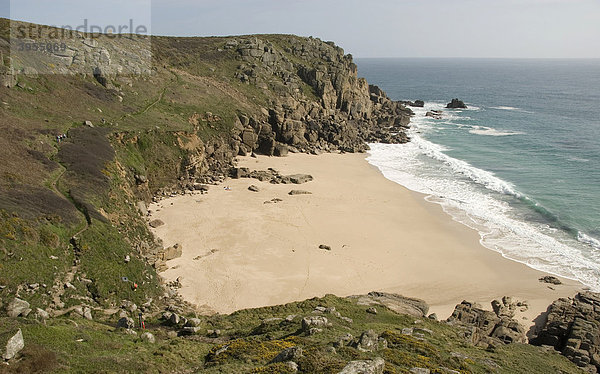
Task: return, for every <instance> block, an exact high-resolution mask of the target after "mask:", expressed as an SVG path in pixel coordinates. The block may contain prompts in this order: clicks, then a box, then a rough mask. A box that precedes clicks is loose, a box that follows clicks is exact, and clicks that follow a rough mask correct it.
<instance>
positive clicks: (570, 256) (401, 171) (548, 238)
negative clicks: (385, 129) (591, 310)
mask: <svg viewBox="0 0 600 374" xmlns="http://www.w3.org/2000/svg"><path fill="white" fill-rule="evenodd" d="M417 138H419V137H418V136H415V137H414V138H413V142H415V140H416V142H415V143H413V142H411V143H408V144H404V145H393V144H391V145H390V144H371V151H370V152H369V153H370V156H369V157H368V159H367V160H368V161H369V163H371V164H372V165H374V166H376V167H377V168H379V169H380V170H381V172H382V173H383V175H384V176H385V177H386V178H387V179H390V180H392V181H394V182H396V183H399V184H401V185H403V186H405V187H406V188H408V189H411V190H413V191H417V192H421V193H424V194H426V195H428V197H427V200H428V201H431V202H435V203H438V204H440V205H441V206H442V208H443V210H444V211H445V212H446V213H448V214H449V215H450V216H451V217H452V218H453V219H454V220H456V221H458V222H460V223H462V224H464V225H466V226H468V227H471V228H472V229H475V230H477V231H478V232H479V233H480V237H481V244H482V245H483V246H485V247H487V248H489V249H491V250H494V251H497V252H499V253H501V254H502V256H504V257H506V258H508V259H511V260H513V261H517V262H521V263H523V264H526V265H528V266H530V267H532V268H534V269H537V270H541V271H545V272H548V273H551V274H555V275H558V276H562V277H565V278H570V279H575V280H578V281H581V282H582V283H584V284H586V285H588V286H589V287H591V288H593V289H595V290H599V291H600V269H599V268H598V266H597V264H595V262H594V261H593V259H592V258H588V257H586V255H585V253H584V252H583V251H582V250H581V249H580V248H576V247H575V246H572V245H569V244H567V243H568V242H569V240H571V241H573V239H569V238H570V236H568V235H563V236H562V237H561V235H560V234H561V233H562V231H560V230H556V229H555V228H552V227H550V226H548V225H547V224H537V223H535V222H527V221H523V220H520V219H518V218H516V216H515V214H514V208H513V207H512V206H511V205H510V204H509V203H508V202H507V201H503V200H502V199H499V198H498V197H495V196H494V194H493V193H490V192H491V191H493V192H496V193H498V192H499V193H502V194H508V195H512V196H515V197H519V196H520V198H519V200H521V201H523V200H525V201H528V202H529V203H530V204H531V205H533V206H535V205H536V204H535V202H532V201H531V200H529V199H528V198H527V197H525V196H523V195H522V194H520V193H519V192H517V191H516V190H515V189H514V188H513V187H512V186H510V184H509V183H508V182H505V181H502V180H500V179H499V178H497V177H495V176H493V175H491V173H489V172H487V171H485V170H481V169H477V168H474V167H473V166H470V165H468V164H466V163H465V162H463V161H461V160H453V161H450V160H448V158H449V157H448V156H446V157H448V158H444V157H438V156H434V157H432V155H434V154H435V153H436V151H437V150H438V149H439V148H438V147H437V146H436V145H435V144H434V145H433V146H432V148H435V149H436V151H431V150H429V149H424V148H423V144H426V143H425V142H427V141H426V140H423V139H417ZM428 147H429V146H428ZM422 156H426V157H427V158H426V159H423V158H422ZM439 158H441V159H442V160H439ZM427 159H430V160H432V159H433V160H435V161H437V162H440V161H441V162H442V163H443V165H445V167H444V166H440V165H439V164H437V165H436V163H435V161H434V162H433V163H431V162H430V161H429V162H428V161H427ZM475 169H476V170H475ZM457 170H460V172H459V173H457ZM467 174H468V177H467V178H468V180H469V181H470V182H469V181H467V180H465V178H461V177H459V176H458V175H461V176H467ZM476 180H479V182H476ZM472 182H476V183H472ZM482 182H483V183H482ZM477 186H479V187H477ZM482 187H484V189H482ZM490 190H491V191H490ZM486 191H488V192H486ZM496 196H498V195H496ZM537 210H538V212H540V213H544V212H545V214H544V215H545V216H547V217H549V218H551V217H553V215H552V213H551V212H548V211H545V209H544V208H543V207H540V206H538V209H537ZM557 231H558V234H557Z"/></svg>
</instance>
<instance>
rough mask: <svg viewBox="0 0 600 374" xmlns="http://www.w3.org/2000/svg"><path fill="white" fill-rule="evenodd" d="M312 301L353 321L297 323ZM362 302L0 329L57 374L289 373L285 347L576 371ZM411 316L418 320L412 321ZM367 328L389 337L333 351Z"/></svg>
mask: <svg viewBox="0 0 600 374" xmlns="http://www.w3.org/2000/svg"><path fill="white" fill-rule="evenodd" d="M316 306H325V307H335V308H336V310H337V311H339V312H340V313H341V314H342V315H343V316H351V317H352V318H353V319H354V322H353V323H352V324H349V323H347V322H344V321H342V320H340V319H338V318H337V317H336V316H334V315H332V314H325V316H326V317H327V318H328V319H329V321H330V322H331V323H332V326H331V327H329V328H325V329H324V331H323V332H322V333H318V334H316V335H313V336H306V335H305V334H303V333H302V332H301V331H300V327H301V324H300V321H301V318H302V317H303V316H307V315H314V313H313V310H314V307H316ZM365 309H366V307H365V306H361V305H357V304H356V301H355V300H352V299H343V298H338V297H335V296H326V297H324V298H320V299H311V300H307V301H303V302H297V303H290V304H287V305H282V306H275V307H267V308H259V309H252V310H244V311H240V312H236V313H233V314H231V315H228V316H213V317H200V318H201V320H202V324H201V326H202V327H201V331H200V333H199V335H198V336H191V337H169V334H168V332H169V328H166V327H163V326H162V325H161V324H160V322H159V321H157V320H155V319H150V320H149V321H148V325H147V326H148V329H149V330H148V331H151V332H152V333H153V334H154V335H155V336H156V338H157V342H156V343H155V344H149V343H146V342H142V341H141V340H140V339H138V338H137V337H132V336H130V335H126V334H124V333H123V332H119V331H115V330H114V328H113V326H114V324H115V322H116V317H112V318H109V319H108V320H107V322H106V323H99V322H92V321H87V320H82V319H72V318H71V319H67V318H58V319H54V320H50V321H49V322H48V325H47V326H44V325H41V324H39V323H36V322H33V321H30V320H22V319H19V320H14V319H8V318H0V330H6V331H8V330H10V329H15V328H16V327H20V328H22V329H23V334H24V337H25V340H26V342H27V343H26V345H27V348H26V350H25V351H24V357H23V361H22V362H23V364H27V365H34V364H35V363H36V362H37V361H39V357H40V356H43V357H54V359H53V360H49V362H50V364H52V365H53V368H54V370H55V372H196V371H201V372H203V373H286V372H287V371H286V370H287V369H286V368H285V367H284V366H283V365H282V364H270V362H271V360H272V359H273V358H274V357H275V356H276V355H277V354H279V352H281V351H282V350H283V349H285V348H289V347H301V348H302V351H303V357H302V358H300V359H298V360H297V364H298V365H299V372H300V373H337V372H339V371H340V370H341V369H342V368H343V367H344V366H345V365H346V364H347V363H348V362H349V361H353V360H368V359H373V358H376V357H382V358H384V359H385V361H386V369H385V373H408V372H409V370H410V369H411V368H412V367H424V368H429V369H430V370H431V371H432V373H444V371H443V370H444V369H442V368H448V369H452V370H456V371H459V372H461V373H507V374H508V373H540V374H542V373H559V372H560V373H573V374H575V373H580V370H579V369H578V368H576V367H575V366H574V365H573V364H572V363H571V362H569V361H568V360H567V359H566V358H564V357H562V356H560V355H558V354H551V353H547V352H545V351H544V350H543V349H541V348H539V347H534V346H530V345H525V344H512V345H508V346H502V347H499V348H497V349H494V350H492V351H490V350H485V349H482V348H478V347H474V346H472V345H470V344H469V343H467V342H466V341H465V340H463V338H460V337H459V335H460V334H459V331H458V330H457V329H456V328H454V327H451V326H449V325H446V324H444V323H440V322H436V321H432V320H428V319H418V318H415V317H411V316H406V315H398V314H396V313H394V312H393V311H391V310H388V309H387V308H385V307H383V306H378V307H377V309H378V314H377V315H372V314H369V313H366V311H365ZM290 314H297V315H298V316H297V317H296V318H295V319H294V320H293V321H291V322H281V321H274V322H270V323H266V324H265V323H262V321H263V320H264V319H267V318H285V317H286V316H288V315H290ZM417 320H419V321H420V322H418V323H415V321H417ZM404 327H419V328H422V329H429V330H431V334H429V333H425V337H424V339H423V340H419V339H416V338H414V337H411V336H406V335H402V333H401V330H402V328H404ZM208 329H211V330H212V329H219V330H221V331H222V335H223V337H222V338H220V340H216V341H213V340H212V339H210V338H207V337H205V334H206V333H207V330H208ZM368 329H373V330H374V331H376V332H377V333H378V334H381V335H382V336H383V337H385V338H386V340H387V341H388V348H387V349H381V350H379V351H375V352H361V351H359V350H357V349H355V348H353V347H351V346H345V347H337V348H335V350H334V349H332V347H333V343H334V342H336V341H337V340H338V339H339V338H340V337H341V336H343V335H345V334H347V333H350V334H352V335H353V336H355V337H358V336H360V334H361V333H362V332H364V331H366V330H368ZM79 340H81V341H79ZM225 348H227V349H225ZM219 351H221V353H220V354H218V355H217V354H216V353H217V352H219ZM36 360H37V361H36ZM46 361H48V360H46ZM38 364H39V363H38Z"/></svg>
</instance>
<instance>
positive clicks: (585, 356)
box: [531, 292, 600, 372]
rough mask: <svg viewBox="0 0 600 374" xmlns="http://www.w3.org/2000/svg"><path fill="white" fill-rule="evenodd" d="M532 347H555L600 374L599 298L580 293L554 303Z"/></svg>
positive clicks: (532, 340) (582, 365)
mask: <svg viewBox="0 0 600 374" xmlns="http://www.w3.org/2000/svg"><path fill="white" fill-rule="evenodd" d="M531 343H532V344H535V345H548V346H552V347H554V349H556V350H558V351H560V352H561V353H562V354H563V355H564V356H566V357H567V358H568V359H569V360H571V361H573V362H574V363H575V364H576V365H577V366H579V367H582V368H585V369H586V370H588V371H590V372H595V371H599V370H600V294H598V293H592V292H581V293H578V294H577V295H576V296H575V297H574V298H568V299H567V298H561V299H558V300H556V301H555V302H553V303H552V305H551V306H550V307H549V308H548V312H547V314H546V318H545V321H544V322H543V323H542V325H541V328H540V330H539V332H538V334H537V336H536V337H534V338H532V339H531Z"/></svg>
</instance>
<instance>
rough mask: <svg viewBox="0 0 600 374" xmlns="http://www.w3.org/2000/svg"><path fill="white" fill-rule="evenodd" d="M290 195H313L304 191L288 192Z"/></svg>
mask: <svg viewBox="0 0 600 374" xmlns="http://www.w3.org/2000/svg"><path fill="white" fill-rule="evenodd" d="M288 195H312V192H308V191H304V190H291V191H290V192H288Z"/></svg>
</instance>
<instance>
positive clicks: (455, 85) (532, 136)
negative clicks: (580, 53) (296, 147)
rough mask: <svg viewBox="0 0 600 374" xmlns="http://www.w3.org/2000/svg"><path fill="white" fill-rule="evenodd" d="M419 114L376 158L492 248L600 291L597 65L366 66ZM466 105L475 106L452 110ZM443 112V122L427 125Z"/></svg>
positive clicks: (379, 62) (438, 62)
mask: <svg viewBox="0 0 600 374" xmlns="http://www.w3.org/2000/svg"><path fill="white" fill-rule="evenodd" d="M357 65H358V68H359V75H360V76H363V77H365V78H367V80H368V81H369V83H371V84H376V85H378V86H380V87H381V88H382V89H384V90H385V91H386V92H387V94H388V96H390V97H391V98H392V99H396V100H416V99H421V100H424V101H425V102H426V105H425V108H413V110H414V111H415V113H416V115H415V117H414V118H413V121H412V123H413V128H412V129H411V138H412V142H411V143H409V144H406V145H381V144H373V145H372V146H371V148H372V151H371V153H370V156H369V162H371V163H372V164H374V165H376V166H377V167H379V168H380V170H381V171H382V172H383V173H384V175H385V176H386V177H387V178H389V179H392V180H394V181H396V182H398V183H400V184H402V185H404V186H406V187H408V188H410V189H412V190H415V191H419V192H423V193H425V194H427V195H428V198H427V199H428V200H430V201H434V202H437V203H440V204H441V205H442V206H443V207H444V210H445V211H446V212H448V213H449V214H451V215H452V216H453V217H454V219H456V220H457V221H460V222H462V223H464V224H466V225H468V226H470V227H473V228H475V229H477V230H478V231H479V232H480V234H481V238H482V240H481V241H482V244H484V245H485V246H486V247H488V248H490V249H493V250H497V251H499V252H501V253H502V254H503V255H504V256H505V257H507V258H511V259H513V260H516V261H520V262H523V263H526V264H528V265H530V266H531V267H533V268H536V269H539V270H544V271H547V272H550V273H553V274H557V275H562V276H565V277H568V278H572V279H577V280H580V281H581V282H583V283H584V284H586V285H588V286H589V287H591V288H592V289H594V290H597V291H600V60H479V59H358V60H357ZM455 97H457V98H460V99H461V100H463V101H465V103H466V104H467V105H468V109H467V110H450V109H444V106H445V104H446V103H448V102H449V101H450V100H451V99H452V98H455ZM431 109H437V110H443V111H444V113H443V119H441V120H434V119H431V118H428V117H425V113H426V112H427V110H431Z"/></svg>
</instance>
